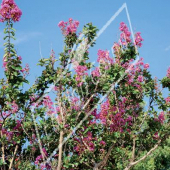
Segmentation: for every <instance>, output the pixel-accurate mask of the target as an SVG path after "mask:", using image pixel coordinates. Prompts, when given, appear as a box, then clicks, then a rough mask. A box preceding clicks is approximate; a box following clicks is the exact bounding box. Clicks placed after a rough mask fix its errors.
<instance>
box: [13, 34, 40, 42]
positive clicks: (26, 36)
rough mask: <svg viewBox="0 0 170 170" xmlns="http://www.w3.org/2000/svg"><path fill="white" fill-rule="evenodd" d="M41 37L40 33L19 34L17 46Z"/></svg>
mask: <svg viewBox="0 0 170 170" xmlns="http://www.w3.org/2000/svg"><path fill="white" fill-rule="evenodd" d="M41 35H42V33H40V32H28V33H18V36H17V39H16V40H15V44H16V45H18V44H20V43H23V42H27V41H29V40H31V39H33V38H35V37H38V36H41Z"/></svg>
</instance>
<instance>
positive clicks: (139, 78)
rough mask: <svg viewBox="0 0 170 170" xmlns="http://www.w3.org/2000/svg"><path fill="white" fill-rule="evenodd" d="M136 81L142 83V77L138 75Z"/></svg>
mask: <svg viewBox="0 0 170 170" xmlns="http://www.w3.org/2000/svg"><path fill="white" fill-rule="evenodd" d="M137 80H138V82H140V83H141V82H143V76H141V75H139V76H138V79H137Z"/></svg>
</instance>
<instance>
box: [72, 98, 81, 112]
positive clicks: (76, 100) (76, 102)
mask: <svg viewBox="0 0 170 170" xmlns="http://www.w3.org/2000/svg"><path fill="white" fill-rule="evenodd" d="M79 101H80V99H79V98H77V97H73V98H72V99H71V109H74V110H76V111H78V110H80V108H81V107H80V104H79Z"/></svg>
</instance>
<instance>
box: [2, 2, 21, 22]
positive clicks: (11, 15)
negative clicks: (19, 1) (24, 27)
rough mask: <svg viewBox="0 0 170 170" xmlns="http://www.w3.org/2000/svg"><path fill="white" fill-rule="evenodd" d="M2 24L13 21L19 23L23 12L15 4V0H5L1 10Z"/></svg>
mask: <svg viewBox="0 0 170 170" xmlns="http://www.w3.org/2000/svg"><path fill="white" fill-rule="evenodd" d="M0 15H1V19H0V21H1V22H4V21H5V20H8V19H12V20H13V21H14V22H16V21H19V20H20V18H21V15H22V11H21V10H20V9H19V8H18V6H17V5H16V4H15V2H14V0H3V1H2V4H1V8H0Z"/></svg>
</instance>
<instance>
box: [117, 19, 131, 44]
mask: <svg viewBox="0 0 170 170" xmlns="http://www.w3.org/2000/svg"><path fill="white" fill-rule="evenodd" d="M119 29H120V31H122V33H121V34H120V42H121V44H122V45H127V43H130V42H131V39H130V35H131V33H130V32H129V30H128V27H127V26H126V24H125V23H124V22H121V23H120V28H119Z"/></svg>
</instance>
